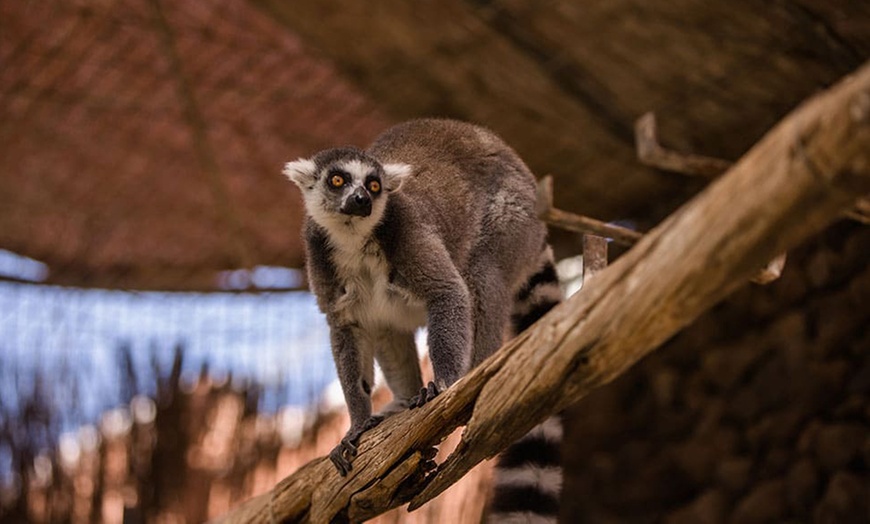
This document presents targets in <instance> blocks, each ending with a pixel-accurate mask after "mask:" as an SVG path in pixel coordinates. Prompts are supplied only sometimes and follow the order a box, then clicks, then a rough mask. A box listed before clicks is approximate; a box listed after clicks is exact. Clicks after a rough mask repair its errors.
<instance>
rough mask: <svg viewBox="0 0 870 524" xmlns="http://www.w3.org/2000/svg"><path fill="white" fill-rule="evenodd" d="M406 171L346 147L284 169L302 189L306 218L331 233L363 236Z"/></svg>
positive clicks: (409, 169)
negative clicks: (308, 217) (309, 217)
mask: <svg viewBox="0 0 870 524" xmlns="http://www.w3.org/2000/svg"><path fill="white" fill-rule="evenodd" d="M410 172H411V168H410V166H408V165H405V164H383V165H382V164H381V163H380V162H378V161H377V160H375V159H373V158H371V157H369V156H367V155H365V153H363V152H361V151H359V150H356V149H350V148H344V149H330V150H327V151H323V152H321V153H318V154H317V155H315V156H314V157H312V158H311V159H300V160H297V161H295V162H289V163H288V164H287V165H286V166H285V168H284V174H286V175H287V176H288V177H289V178H290V180H292V181H293V182H294V183H296V185H297V186H299V188H300V189H301V190H302V195H303V197H304V199H305V209H306V211H307V212H308V215H309V216H311V218H312V219H314V221H315V222H317V223H318V224H319V225H320V226H322V227H324V228H325V229H326V230H327V231H329V232H330V233H333V234H340V235H348V234H354V235H367V234H368V233H370V232H371V230H372V229H373V228H374V226H375V225H377V223H378V222H379V221H380V220H381V218H382V217H383V213H384V209H385V207H386V201H387V194H388V193H389V192H392V191H395V190H397V189H398V188H399V186H400V185H401V183H402V180H403V179H404V178H405V177H406V176H407V175H408V174H409V173H410Z"/></svg>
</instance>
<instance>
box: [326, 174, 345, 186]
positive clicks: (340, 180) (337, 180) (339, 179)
mask: <svg viewBox="0 0 870 524" xmlns="http://www.w3.org/2000/svg"><path fill="white" fill-rule="evenodd" d="M329 185H331V186H332V187H341V186H343V185H344V177H343V176H341V175H332V177H331V178H330V179H329Z"/></svg>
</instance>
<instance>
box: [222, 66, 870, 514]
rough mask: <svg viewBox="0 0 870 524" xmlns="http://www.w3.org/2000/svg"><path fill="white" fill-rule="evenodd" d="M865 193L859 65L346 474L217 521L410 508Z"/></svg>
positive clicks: (318, 471)
mask: <svg viewBox="0 0 870 524" xmlns="http://www.w3.org/2000/svg"><path fill="white" fill-rule="evenodd" d="M868 191H870V63H868V64H867V65H865V66H864V67H863V68H862V69H861V70H860V71H859V72H857V73H856V74H854V75H853V76H852V77H850V78H848V79H846V80H844V81H841V82H840V83H838V84H837V85H836V86H834V87H833V88H831V89H829V90H828V91H826V92H825V93H823V94H820V95H818V96H816V97H814V98H812V99H810V100H809V101H807V102H805V103H804V104H802V105H801V106H800V107H799V108H798V109H796V110H795V111H794V112H793V113H792V114H790V115H789V116H788V117H787V118H786V119H785V120H783V121H782V122H781V123H780V124H779V125H777V126H776V127H775V128H774V129H773V130H771V131H770V132H769V133H768V134H767V135H766V136H765V137H764V138H763V139H762V140H761V141H760V142H759V143H758V144H756V145H755V146H754V147H753V148H752V149H751V150H750V151H749V152H748V153H747V154H746V155H745V156H744V157H743V158H742V159H741V160H740V161H739V162H738V163H737V164H735V165H734V166H733V167H732V169H730V170H729V172H728V173H726V174H725V175H724V176H723V177H721V178H719V179H718V180H716V181H715V182H713V183H712V184H711V185H710V186H709V187H708V188H707V189H705V190H704V191H703V192H702V193H701V194H700V195H698V196H697V197H696V198H694V199H692V200H691V201H690V202H689V203H688V204H686V205H685V206H683V207H682V208H680V209H679V210H678V211H677V212H675V213H674V214H673V215H671V216H670V217H669V218H668V219H667V220H666V221H665V222H663V223H662V224H661V225H660V226H658V227H657V228H655V229H654V230H653V231H651V232H650V233H649V234H647V235H646V236H644V238H643V239H642V240H641V241H640V242H638V244H637V245H636V246H635V247H634V248H632V249H631V250H630V251H629V252H628V253H626V254H625V255H624V256H623V257H621V258H620V259H618V260H617V261H616V262H615V263H614V264H612V265H611V266H610V267H608V268H607V269H605V270H604V271H602V272H600V273H598V274H596V276H595V278H593V279H592V280H591V281H590V282H589V283H588V284H587V285H586V286H584V288H583V290H582V291H581V292H580V293H577V294H576V295H574V296H573V297H572V298H571V299H569V300H568V301H566V302H565V303H563V304H562V305H560V306H559V307H557V308H555V309H553V310H552V311H551V312H550V313H548V314H547V315H546V316H545V317H544V318H543V319H541V320H540V321H539V322H538V323H536V324H535V325H534V326H532V327H531V328H530V329H528V330H527V331H525V332H523V333H522V334H520V335H519V336H518V337H517V338H515V339H514V340H512V341H511V342H509V343H508V344H506V345H505V346H504V347H503V348H501V349H500V350H499V351H498V352H497V353H496V354H495V355H493V356H492V357H491V358H489V359H488V360H486V361H485V362H483V363H482V364H481V365H480V366H478V367H477V368H476V369H474V370H473V371H472V372H471V373H469V374H468V375H467V376H466V377H464V378H463V379H462V380H460V381H459V382H457V383H456V384H454V385H453V386H452V387H451V388H449V389H448V390H447V391H445V392H443V393H442V394H441V395H440V396H439V397H437V398H436V399H435V400H434V401H432V402H431V403H429V404H427V405H426V406H424V407H422V408H419V409H415V410H411V411H407V412H403V413H400V414H398V415H395V416H394V417H391V418H390V419H388V420H386V421H385V422H384V423H382V424H381V425H380V426H378V427H377V428H375V429H373V430H371V431H370V432H368V433H366V434H365V435H364V436H363V438H362V439H361V443H360V453H359V455H358V456H357V457H356V461H355V462H354V469H353V471H352V472H351V473H350V474H349V475H348V476H347V477H340V476H339V475H338V473H337V472H336V471H335V468H334V467H333V466H332V464H331V463H330V462H329V461H328V460H326V459H325V458H320V459H316V460H314V461H312V462H310V463H308V464H307V465H306V466H303V467H302V468H301V469H300V470H299V471H297V472H296V473H295V474H293V475H291V476H289V477H287V478H285V479H284V480H283V481H281V482H280V483H279V484H278V485H277V486H276V487H275V488H274V489H273V490H272V491H271V492H270V493H268V494H266V495H264V496H262V497H259V498H257V499H254V500H253V501H251V502H250V503H248V504H245V505H243V506H242V507H240V508H238V509H237V510H235V511H233V512H231V513H230V514H228V515H227V516H225V517H224V518H223V519H221V521H223V522H229V523H242V522H261V521H263V520H265V519H270V520H271V521H279V522H286V521H303V522H329V521H332V520H333V519H335V518H339V519H341V518H350V517H351V516H352V517H353V519H355V520H356V519H363V518H368V517H371V516H374V515H377V514H379V513H381V512H383V511H386V510H388V509H390V508H392V507H395V506H397V505H399V504H401V503H403V502H404V501H408V500H410V508H411V509H413V508H416V507H419V506H420V505H421V504H424V503H425V502H426V501H428V500H430V499H432V498H433V497H435V496H437V495H438V494H439V493H441V492H442V491H443V490H444V489H446V488H447V487H448V486H450V485H451V484H452V483H453V482H455V481H456V480H457V479H459V478H460V477H462V476H463V475H464V474H465V473H466V472H467V471H468V470H469V469H471V468H472V467H473V466H474V465H475V464H477V463H479V462H480V461H481V460H484V459H486V458H489V457H491V456H493V455H494V454H496V453H498V452H499V451H500V450H501V449H503V448H505V447H506V446H507V445H509V444H510V443H511V442H513V441H514V440H516V439H517V438H518V437H519V436H521V435H523V434H524V433H525V432H527V431H528V430H529V429H531V428H532V427H533V426H535V425H536V424H538V423H540V422H541V421H543V420H544V419H545V418H546V417H548V416H549V415H551V414H553V413H556V412H558V411H560V410H561V409H563V408H565V407H567V406H568V405H570V404H572V403H574V402H577V401H578V400H579V399H581V398H582V397H584V396H585V395H587V394H588V393H589V392H590V391H592V390H593V389H595V388H597V387H600V386H602V385H604V384H606V383H608V382H610V381H611V380H613V379H614V378H616V377H618V376H619V375H620V374H622V373H623V372H624V371H625V370H626V369H628V368H629V367H630V366H631V365H633V364H634V363H635V362H637V361H638V360H639V359H640V358H642V357H643V356H645V355H646V354H648V353H649V352H651V351H652V350H653V349H655V348H656V347H657V346H658V345H660V344H661V343H662V342H664V341H665V340H667V339H668V338H669V337H671V336H673V335H674V334H675V333H677V332H678V331H679V330H680V329H681V328H683V327H684V326H686V325H687V324H688V323H690V322H691V321H692V320H694V319H695V318H697V317H698V316H699V315H700V314H701V313H703V312H704V311H706V310H707V309H709V308H710V307H712V306H713V305H714V304H716V303H717V302H719V301H720V300H722V299H723V298H725V297H726V296H727V295H728V294H729V293H731V292H733V291H734V290H736V289H738V288H739V287H741V286H742V285H744V283H745V282H746V281H747V279H748V278H749V277H750V276H752V274H753V273H754V272H755V271H756V269H757V268H758V267H760V266H761V265H762V264H764V263H765V262H766V261H767V260H770V259H771V258H773V257H775V256H776V255H777V253H781V252H783V251H785V250H786V249H788V248H790V247H793V246H794V245H796V244H797V243H799V242H801V241H802V240H804V239H806V238H807V237H809V236H811V235H813V234H815V233H817V232H818V231H820V230H821V229H822V228H824V227H825V226H826V225H828V224H829V223H830V222H832V221H834V220H836V219H837V217H838V216H839V214H840V213H841V212H842V210H843V209H845V208H848V207H850V206H851V205H853V204H854V202H855V201H856V200H857V199H858V198H859V197H860V196H862V195H864V194H866V193H867V192H868ZM461 425H464V426H465V429H464V431H463V434H462V440H461V442H460V444H459V445H458V447H457V448H456V450H455V451H454V452H453V453H452V454H451V455H450V456H449V457H448V458H447V460H445V461H444V462H443V463H442V464H440V465H439V466H438V467H437V469H435V470H434V471H430V466H431V464H430V461H429V460H428V459H427V457H428V456H429V455H430V449H431V447H432V446H434V445H436V444H437V443H438V442H440V441H441V440H442V439H443V438H444V437H446V435H447V434H448V433H450V432H451V431H452V430H453V429H454V428H456V427H458V426H461Z"/></svg>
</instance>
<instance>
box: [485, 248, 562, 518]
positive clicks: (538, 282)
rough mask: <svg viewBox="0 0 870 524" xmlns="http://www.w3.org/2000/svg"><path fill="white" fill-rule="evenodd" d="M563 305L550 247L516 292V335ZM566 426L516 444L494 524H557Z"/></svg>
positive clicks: (496, 499)
mask: <svg viewBox="0 0 870 524" xmlns="http://www.w3.org/2000/svg"><path fill="white" fill-rule="evenodd" d="M561 301H562V291H561V289H560V288H559V279H558V277H557V275H556V268H555V266H554V264H553V253H552V251H551V250H550V248H549V247H547V248H546V249H545V250H544V251H542V253H541V258H540V261H539V264H538V270H537V271H536V272H535V273H534V274H533V275H532V276H531V277H529V279H528V280H527V281H526V284H525V285H524V286H523V287H522V288H521V289H520V290H519V291H518V292H517V294H516V298H515V305H514V311H513V315H512V317H511V322H512V325H513V329H514V333H515V334H517V333H519V332H521V331H523V330H525V329H526V328H528V327H529V326H531V325H532V324H534V323H535V322H536V321H537V320H538V319H539V318H541V317H543V316H544V315H545V314H546V313H547V312H548V311H549V310H551V309H552V308H553V307H555V306H556V305H557V304H558V303H559V302H561ZM561 444H562V421H561V420H560V418H559V417H551V418H549V419H547V420H546V421H544V422H543V423H542V424H540V425H538V426H536V427H535V428H533V429H532V430H531V431H529V432H528V433H527V434H526V435H525V436H523V437H522V438H520V439H519V440H517V441H516V442H514V443H513V444H511V446H510V447H509V448H507V449H506V450H505V451H504V452H503V453H502V454H501V455H499V458H498V461H497V463H496V466H495V473H494V479H493V480H494V482H493V493H492V497H491V499H490V502H489V506H488V508H487V513H486V521H487V522H490V523H493V524H495V523H521V522H529V523H545V522H556V521H557V520H558V516H559V498H560V495H561V492H562V467H561V460H560V451H559V450H560V448H561Z"/></svg>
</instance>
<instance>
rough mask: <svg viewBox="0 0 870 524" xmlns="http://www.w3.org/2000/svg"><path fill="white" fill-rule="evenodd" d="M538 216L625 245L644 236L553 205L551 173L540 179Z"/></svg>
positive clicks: (547, 221) (565, 227) (545, 220)
mask: <svg viewBox="0 0 870 524" xmlns="http://www.w3.org/2000/svg"><path fill="white" fill-rule="evenodd" d="M538 217H540V219H541V220H543V221H544V222H546V223H548V224H550V225H553V226H556V227H560V228H562V229H567V230H568V231H574V232H576V233H584V234H590V235H598V236H601V237H605V238H610V239H612V240H613V241H614V242H616V243H618V244H622V245H624V246H633V245H634V244H636V243H637V241H638V240H640V239H641V237H643V233H639V232H637V231H634V230H633V229H628V228H626V227H621V226H617V225H613V224H608V223H607V222H602V221H600V220H596V219H594V218H589V217H586V216H582V215H575V214H574V213H568V212H567V211H562V210H561V209H557V208H555V207H553V177H551V176H549V175H547V176H545V177H544V178H542V179H541V180H540V181H538Z"/></svg>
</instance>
